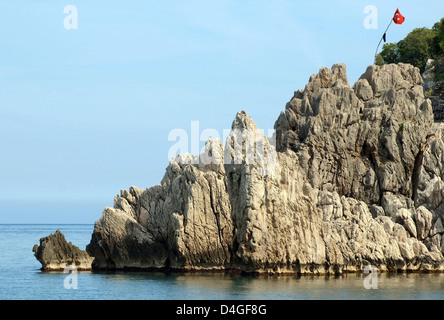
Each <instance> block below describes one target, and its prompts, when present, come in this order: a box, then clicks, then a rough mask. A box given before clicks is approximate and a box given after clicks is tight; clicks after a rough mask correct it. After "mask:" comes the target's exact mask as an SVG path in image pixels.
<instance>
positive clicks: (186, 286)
mask: <svg viewBox="0 0 444 320" xmlns="http://www.w3.org/2000/svg"><path fill="white" fill-rule="evenodd" d="M57 229H59V230H60V231H62V232H63V233H64V234H65V237H66V239H67V241H71V242H72V243H73V244H75V245H77V246H78V247H80V248H81V249H85V247H86V245H87V244H88V243H89V241H90V239H91V233H92V230H93V226H92V225H25V224H22V225H0V300H49V299H51V300H53V299H66V300H93V299H101V300H117V299H119V300H121V299H123V300H130V299H131V300H142V299H152V300H209V299H215V300H250V299H254V300H288V299H291V300H296V299H298V300H300V299H315V300H317V299H331V300H333V299H334V300H340V299H352V300H358V299H409V300H410V299H415V300H417V299H431V300H441V299H444V274H377V278H376V279H373V280H372V281H371V284H372V285H371V286H369V285H368V284H369V281H368V278H367V277H369V276H370V275H365V274H348V275H345V276H339V277H334V276H329V277H326V276H302V277H298V276H243V275H233V274H230V275H228V274H194V273H193V274H180V273H170V274H165V273H147V272H131V273H123V272H109V273H93V272H80V273H78V274H76V275H75V276H77V281H76V288H74V287H73V286H72V285H71V286H70V285H68V286H67V285H66V283H68V284H73V281H72V280H69V279H68V280H69V281H68V282H67V281H66V280H67V277H72V276H73V274H65V273H61V272H58V273H46V272H41V271H40V267H41V265H40V263H39V262H38V261H37V260H36V259H35V257H34V253H33V252H32V247H33V245H34V244H39V239H40V238H42V237H45V236H47V235H49V234H50V233H54V232H55V231H56V230H57ZM366 280H367V281H366Z"/></svg>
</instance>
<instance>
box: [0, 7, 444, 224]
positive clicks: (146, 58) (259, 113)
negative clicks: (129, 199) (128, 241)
mask: <svg viewBox="0 0 444 320" xmlns="http://www.w3.org/2000/svg"><path fill="white" fill-rule="evenodd" d="M70 5H71V6H74V7H75V8H76V12H77V14H76V17H75V14H74V13H75V12H73V11H66V12H65V7H67V6H70ZM367 6H372V8H376V9H377V26H376V24H375V23H376V22H375V21H376V20H374V19H373V20H371V21H372V22H371V28H369V26H368V24H367V25H365V24H364V22H365V21H366V18H367V22H369V19H368V16H369V14H373V13H374V12H375V11H372V12H369V11H365V8H366V7H367ZM397 8H399V10H400V11H401V13H402V14H403V15H404V16H405V17H406V20H405V22H404V24H402V25H394V24H393V25H392V26H391V27H390V29H389V31H388V33H387V41H388V42H397V41H399V40H401V39H403V38H404V37H405V36H406V35H407V34H408V33H409V32H410V31H411V30H413V29H414V28H418V27H428V28H431V27H432V26H433V24H434V23H435V22H437V21H439V20H440V19H441V18H442V17H444V10H443V9H444V4H443V2H442V0H430V1H427V3H426V4H425V3H424V2H420V1H417V0H415V1H405V0H404V1H379V0H377V1H368V0H366V1H359V0H358V1H356V0H355V1H335V2H333V1H304V2H301V1H294V0H276V1H270V0H268V1H264V0H242V1H241V0H219V1H218V0H215V1H208V0H205V1H204V0H188V1H183V0H176V1H174V0H162V1H152V0H133V1H121V0H120V1H115V0H107V1H101V0H95V1H90V0H85V1H81V0H69V1H68V0H67V1H60V0H58V1H55V0H14V1H5V0H0V28H1V31H0V43H1V46H0V147H1V152H0V223H55V224H60V223H88V224H92V223H94V222H95V221H96V220H98V219H99V218H100V216H101V213H102V211H103V209H104V208H105V207H107V206H112V205H113V198H114V195H116V194H119V193H120V190H121V189H129V187H130V186H137V187H139V188H146V187H150V186H154V185H156V184H159V183H160V181H161V179H162V177H163V175H164V173H165V169H166V167H167V166H168V161H169V159H168V154H169V150H170V148H172V146H173V145H174V144H175V143H176V142H177V141H169V139H168V137H169V134H170V132H172V130H174V129H183V130H185V131H186V132H187V133H189V141H190V143H189V145H191V139H192V135H191V124H192V122H194V123H195V121H198V124H199V129H198V130H199V131H198V133H201V132H202V131H204V130H205V129H214V130H217V132H220V134H221V136H222V132H223V130H226V129H229V128H230V127H231V123H232V121H233V119H234V117H235V115H236V113H237V112H239V111H241V110H245V111H247V112H248V114H249V115H250V116H251V117H252V119H253V120H254V121H255V122H256V124H257V125H258V127H259V128H260V129H263V130H265V131H266V130H268V129H272V128H273V125H274V122H275V121H276V119H277V118H278V116H279V114H280V112H281V111H284V110H285V104H286V103H287V102H288V101H289V100H290V99H291V97H292V96H293V92H294V91H295V90H298V89H303V88H304V86H305V84H306V83H307V81H308V79H309V78H310V76H311V75H312V74H314V73H317V72H318V71H319V69H320V68H321V67H324V66H327V67H331V66H332V65H333V64H335V63H345V64H346V65H347V73H348V77H349V81H350V84H351V85H353V83H354V82H355V81H356V80H357V79H358V78H359V77H360V75H361V74H363V73H364V72H365V69H366V68H367V66H368V65H370V64H372V63H373V58H374V52H375V49H376V46H377V44H378V42H379V40H380V39H381V36H382V34H383V33H384V30H385V28H386V27H387V25H388V24H389V22H390V20H391V18H392V17H393V14H394V12H395V10H396V9H397ZM372 17H373V16H372ZM76 18H77V19H76ZM74 22H77V28H72V27H73V26H75V23H74ZM266 132H267V131H266ZM170 140H171V139H170ZM199 143H200V147H202V146H203V144H204V141H201V142H199Z"/></svg>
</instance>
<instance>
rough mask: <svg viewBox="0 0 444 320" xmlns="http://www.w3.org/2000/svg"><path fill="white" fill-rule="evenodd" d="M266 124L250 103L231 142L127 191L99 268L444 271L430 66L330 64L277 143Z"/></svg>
mask: <svg viewBox="0 0 444 320" xmlns="http://www.w3.org/2000/svg"><path fill="white" fill-rule="evenodd" d="M256 129H257V127H256V124H255V123H254V121H253V120H252V119H251V118H250V117H249V116H248V114H247V113H246V112H245V111H242V112H239V113H238V114H237V115H236V118H235V119H234V121H233V123H232V133H235V134H233V139H231V138H229V139H227V143H226V145H225V148H223V146H222V143H221V142H220V141H219V140H209V141H208V142H207V144H206V149H205V152H203V153H202V154H201V155H199V156H191V155H188V154H185V155H179V156H177V157H176V158H175V159H172V160H171V161H170V163H169V165H168V167H167V169H166V173H165V176H164V178H163V180H162V181H161V183H160V184H159V185H156V186H154V187H151V188H147V189H145V190H142V189H139V188H136V187H131V188H130V189H129V190H128V191H127V190H121V192H120V195H118V196H116V197H115V198H114V207H113V208H106V209H105V210H104V211H103V214H102V216H101V218H100V219H99V220H98V221H97V222H96V224H95V228H94V232H93V235H92V238H91V242H90V244H89V245H88V246H87V251H88V253H89V254H90V255H91V256H93V257H94V258H95V260H94V262H93V267H94V268H95V269H125V268H143V269H162V268H166V269H180V270H208V269H209V270H215V269H220V270H231V269H235V270H242V271H246V272H265V273H301V274H324V273H341V272H345V271H359V270H363V268H364V267H365V266H366V265H369V264H372V265H374V266H376V267H377V268H378V269H379V270H381V271H382V270H390V271H398V270H423V271H430V270H441V271H444V264H443V262H444V258H443V254H442V253H443V249H444V240H443V237H442V235H443V233H444V227H443V220H442V219H443V218H442V216H443V213H444V182H443V180H444V165H443V163H444V141H443V136H442V134H443V131H442V128H440V127H439V126H438V124H435V123H434V122H433V112H432V107H431V104H430V101H429V100H427V99H425V98H424V91H423V88H422V78H421V75H420V73H419V69H417V68H414V67H412V66H411V65H406V64H398V65H385V66H383V67H378V66H370V67H368V69H367V70H366V72H365V73H364V74H363V75H362V76H361V78H360V79H359V80H358V81H357V82H356V83H355V85H354V86H353V87H350V85H349V82H348V79H347V76H346V68H345V65H343V64H337V65H334V66H333V67H332V68H331V69H329V68H322V69H321V70H320V71H319V73H318V74H315V75H313V76H311V78H310V81H309V83H308V84H307V85H306V87H305V89H304V90H298V91H296V92H295V94H294V96H293V98H292V99H291V100H290V101H289V103H288V104H287V105H286V108H285V112H282V113H281V115H280V116H279V118H278V119H277V121H276V123H275V129H276V134H275V136H274V138H273V139H267V138H265V137H264V136H263V134H262V133H261V132H260V131H257V130H256ZM245 132H248V133H249V134H250V136H248V134H245ZM251 133H253V134H252V135H253V139H250V138H251ZM236 137H237V138H236ZM249 137H250V138H249ZM273 140H275V144H273V143H272V142H273ZM251 141H253V142H251ZM239 146H240V147H239ZM261 150H262V151H263V152H260V151H261ZM252 155H253V156H252ZM209 160H210V161H209Z"/></svg>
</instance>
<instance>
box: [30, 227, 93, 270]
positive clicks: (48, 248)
mask: <svg viewBox="0 0 444 320" xmlns="http://www.w3.org/2000/svg"><path fill="white" fill-rule="evenodd" d="M32 251H33V252H34V256H35V257H36V259H37V260H38V261H39V262H40V263H41V264H42V268H41V270H44V271H60V270H64V269H65V268H66V267H68V266H72V267H75V268H76V269H77V270H91V264H92V262H93V259H94V258H93V257H91V256H89V255H88V253H87V252H86V251H84V250H81V249H79V248H78V247H76V246H74V245H73V244H72V243H71V242H69V243H68V242H67V241H66V239H65V236H64V235H63V233H61V232H60V230H57V231H56V232H55V233H53V234H50V235H49V236H47V237H44V238H41V239H40V245H34V247H33V249H32Z"/></svg>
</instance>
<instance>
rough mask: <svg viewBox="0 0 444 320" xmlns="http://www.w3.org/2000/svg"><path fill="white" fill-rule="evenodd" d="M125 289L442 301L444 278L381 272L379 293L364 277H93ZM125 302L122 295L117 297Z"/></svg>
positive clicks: (181, 295)
mask: <svg viewBox="0 0 444 320" xmlns="http://www.w3.org/2000/svg"><path fill="white" fill-rule="evenodd" d="M92 276H93V277H101V278H103V281H106V282H108V283H112V287H113V288H114V289H115V290H117V291H120V290H125V289H128V290H130V291H131V299H190V300H194V299H230V300H234V299H265V300H281V299H315V300H317V299H353V300H355V299H435V300H437V299H444V274H379V275H378V276H377V289H366V287H365V284H364V280H365V278H366V277H367V276H368V275H365V274H347V275H344V276H339V277H333V276H330V277H325V276H313V277H310V276H302V277H298V276H271V277H267V276H241V275H232V274H226V275H224V274H196V273H187V274H162V273H154V274H153V273H108V274H93V275H92ZM121 298H123V299H125V298H124V297H121Z"/></svg>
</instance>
